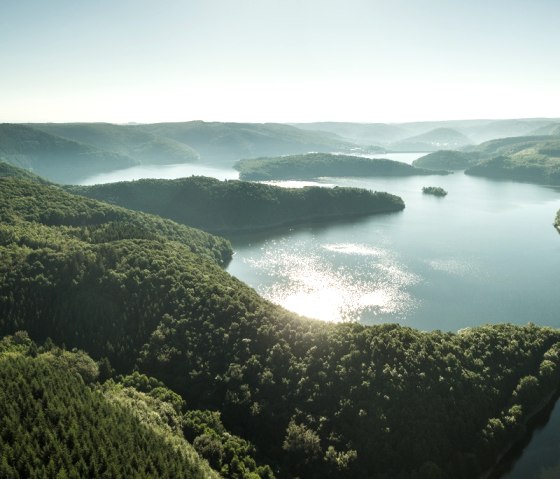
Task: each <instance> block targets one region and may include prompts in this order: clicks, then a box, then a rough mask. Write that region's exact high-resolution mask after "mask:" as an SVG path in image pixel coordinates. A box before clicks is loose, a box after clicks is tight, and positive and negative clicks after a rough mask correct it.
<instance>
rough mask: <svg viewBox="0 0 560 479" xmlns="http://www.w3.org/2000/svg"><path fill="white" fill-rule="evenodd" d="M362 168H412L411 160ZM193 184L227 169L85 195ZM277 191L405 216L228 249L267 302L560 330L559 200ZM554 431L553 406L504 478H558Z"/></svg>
mask: <svg viewBox="0 0 560 479" xmlns="http://www.w3.org/2000/svg"><path fill="white" fill-rule="evenodd" d="M405 155H406V156H405ZM371 156H373V157H380V156H383V157H390V158H391V159H396V160H400V161H406V162H407V163H410V162H412V161H413V160H414V159H415V158H416V157H418V156H420V155H419V154H416V155H414V154H411V153H401V154H393V155H371ZM192 174H196V175H199V174H204V175H207V176H214V177H217V178H220V179H226V178H227V179H234V178H237V172H236V171H234V170H232V169H229V168H209V167H206V166H202V165H192V164H191V165H170V166H165V167H161V166H156V167H149V168H146V167H135V168H129V169H127V170H121V171H120V172H113V173H111V174H107V175H99V176H96V177H94V178H90V179H88V180H86V181H85V182H84V184H92V183H99V182H108V181H123V180H131V179H138V178H142V177H152V178H154V177H155V178H175V177H180V176H190V175H192ZM276 184H278V183H276ZM280 184H282V185H283V186H287V185H289V186H303V185H305V184H322V185H324V186H327V187H332V186H336V185H339V186H353V187H362V188H367V189H371V190H378V191H387V192H390V193H394V194H397V195H399V196H401V197H402V198H403V199H404V201H405V203H406V208H405V210H404V211H402V212H399V213H393V214H383V215H375V216H370V217H364V218H359V219H351V220H347V221H339V222H335V223H319V224H313V225H302V226H298V227H293V228H290V229H288V230H286V229H283V230H277V231H274V232H269V233H262V234H254V235H251V236H250V237H247V236H246V237H237V238H233V239H232V242H233V245H234V249H235V255H234V257H233V260H232V262H231V263H230V265H229V266H228V271H229V272H230V273H231V274H233V275H234V276H236V277H238V278H239V279H241V280H243V281H245V282H246V283H248V284H249V285H250V286H252V287H254V288H255V289H256V290H257V291H258V292H259V293H260V294H261V295H262V296H264V297H265V298H268V299H270V300H271V301H274V302H276V303H278V304H281V305H283V306H285V307H286V308H288V309H290V310H292V311H295V312H297V313H300V314H304V315H307V316H309V317H314V318H318V319H323V320H326V321H359V322H361V323H364V324H379V323H387V322H391V323H392V322H398V323H401V324H404V325H408V326H411V327H414V328H419V329H421V330H434V329H441V330H446V331H457V330H458V329H461V328H464V327H468V326H475V325H479V324H485V323H501V322H511V323H515V324H526V323H527V322H534V323H536V324H539V325H549V326H555V327H560V315H559V314H558V311H560V294H558V293H559V288H558V275H559V271H560V236H559V235H558V233H557V232H556V230H555V229H554V228H553V226H552V223H553V220H554V216H555V214H556V211H557V210H558V209H560V189H559V188H552V187H544V186H538V185H530V184H523V183H514V182H507V181H492V180H486V179H482V178H476V177H470V176H467V175H464V174H463V173H462V172H456V173H455V174H453V175H449V176H419V177H409V178H328V179H324V180H318V181H316V182H307V183H299V182H289V183H280ZM423 186H441V187H443V188H444V189H445V190H447V191H448V193H449V194H448V195H447V196H446V197H444V198H437V197H434V196H430V195H424V194H422V187H423ZM558 431H560V410H559V405H558V404H557V405H556V407H555V409H554V411H553V412H552V415H551V419H550V421H549V422H548V423H547V424H546V426H544V427H540V428H537V429H536V430H535V431H534V433H533V438H532V439H531V442H530V443H529V445H528V446H527V447H526V448H525V450H524V451H523V453H522V454H521V456H520V457H519V458H518V459H517V460H516V461H515V463H514V464H513V467H512V468H511V470H510V471H509V472H507V473H505V475H504V476H503V478H504V479H548V478H552V477H558V472H559V471H558V470H559V468H560V463H559V461H558V457H559V456H558V453H559V452H560V433H559V432H558ZM541 469H542V471H541Z"/></svg>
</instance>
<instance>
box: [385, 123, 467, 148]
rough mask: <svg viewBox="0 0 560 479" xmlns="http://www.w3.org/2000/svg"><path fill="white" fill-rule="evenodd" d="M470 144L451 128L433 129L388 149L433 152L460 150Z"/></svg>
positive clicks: (392, 145)
mask: <svg viewBox="0 0 560 479" xmlns="http://www.w3.org/2000/svg"><path fill="white" fill-rule="evenodd" d="M471 143H472V141H471V140H470V139H469V138H467V137H466V136H465V135H463V134H462V133H461V132H459V131H457V130H454V129H453V128H435V129H433V130H430V131H428V132H426V133H422V134H420V135H416V136H412V137H410V138H405V139H404V140H401V141H397V142H394V143H392V144H391V145H390V148H391V149H393V150H396V151H433V150H440V149H454V148H455V149H456V148H461V147H463V146H466V145H469V144H471Z"/></svg>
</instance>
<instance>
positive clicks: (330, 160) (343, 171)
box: [234, 153, 448, 181]
mask: <svg viewBox="0 0 560 479" xmlns="http://www.w3.org/2000/svg"><path fill="white" fill-rule="evenodd" d="M234 167H235V169H236V170H238V171H239V178H241V179H242V180H253V181H266V180H307V179H314V178H319V177H324V176H334V177H348V176H414V175H438V174H439V175H446V174H448V172H447V171H443V170H440V171H434V170H427V169H422V168H415V167H413V166H411V165H409V164H407V163H402V162H400V161H393V160H386V159H381V158H380V159H371V158H364V157H361V156H351V155H335V154H330V153H309V154H307V155H293V156H280V157H276V158H253V159H245V160H240V161H238V162H237V163H236V164H235V165H234Z"/></svg>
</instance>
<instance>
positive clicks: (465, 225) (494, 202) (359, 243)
mask: <svg viewBox="0 0 560 479" xmlns="http://www.w3.org/2000/svg"><path fill="white" fill-rule="evenodd" d="M325 183H328V184H329V185H333V184H335V185H340V186H355V187H363V188H367V189H371V190H378V191H388V192H391V193H394V194H397V195H399V196H401V197H402V198H403V199H404V201H405V203H406V208H405V210H404V211H402V212H399V213H393V214H384V215H376V216H370V217H366V218H360V219H356V220H348V221H345V222H339V223H335V224H332V223H329V224H316V225H306V226H300V227H294V228H291V229H290V230H288V231H281V232H276V233H274V234H263V235H252V236H251V237H250V238H237V239H234V240H233V244H234V249H235V256H234V259H233V261H232V262H231V264H230V266H229V268H228V271H229V272H230V273H232V274H233V275H235V276H237V277H238V278H240V279H242V280H243V281H245V282H247V283H248V284H250V285H251V286H253V287H254V288H255V289H256V290H257V291H258V292H259V293H261V294H262V295H263V296H264V297H266V298H268V299H270V300H272V301H274V302H276V303H279V304H281V305H283V306H285V307H287V308H288V309H291V310H293V311H295V312H297V313H300V314H304V315H307V316H310V317H314V318H318V319H324V320H327V321H341V320H353V321H360V322H362V323H365V324H377V323H383V322H399V323H401V324H405V325H409V326H413V327H415V328H419V329H422V330H433V329H442V330H450V331H456V330H458V329H460V328H463V327H466V326H473V325H477V324H484V323H495V322H506V321H507V322H512V323H517V324H525V323H527V322H529V321H532V322H535V323H537V324H546V325H552V326H560V317H559V315H558V311H560V295H559V294H558V272H559V271H560V237H559V235H558V233H557V232H556V230H555V229H554V228H553V227H552V222H553V219H554V215H555V213H556V211H557V210H558V209H560V190H558V189H554V188H547V187H541V186H536V185H529V184H521V183H512V182H496V181H490V180H485V179H480V178H474V177H470V176H466V175H464V174H463V173H461V172H458V173H455V174H453V175H449V176H428V177H410V178H384V179H379V178H378V179H369V178H368V179H363V178H353V179H348V178H337V179H333V178H328V179H327V180H325ZM426 185H434V186H441V187H443V188H444V189H446V190H447V191H448V192H449V194H448V196H447V197H445V198H437V197H434V196H430V195H424V194H422V191H421V190H422V186H426Z"/></svg>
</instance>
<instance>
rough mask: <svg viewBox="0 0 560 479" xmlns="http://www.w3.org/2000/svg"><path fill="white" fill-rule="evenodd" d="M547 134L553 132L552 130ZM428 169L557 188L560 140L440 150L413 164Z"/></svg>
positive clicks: (521, 139)
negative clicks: (447, 170)
mask: <svg viewBox="0 0 560 479" xmlns="http://www.w3.org/2000/svg"><path fill="white" fill-rule="evenodd" d="M547 130H551V131H555V130H554V129H553V128H552V129H551V128H550V127H549V128H547ZM413 164H414V166H416V167H422V168H431V169H441V168H446V169H449V170H462V169H464V170H465V173H466V174H468V175H473V176H483V177H486V178H494V179H506V180H513V181H522V182H529V183H539V184H548V185H558V184H560V136H558V135H540V136H521V137H510V138H499V139H496V140H490V141H486V142H484V143H481V144H480V145H477V146H469V147H466V148H464V149H463V151H450V150H440V151H436V152H433V153H430V154H428V155H425V156H423V157H421V158H418V159H417V160H415V161H414V162H413Z"/></svg>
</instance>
